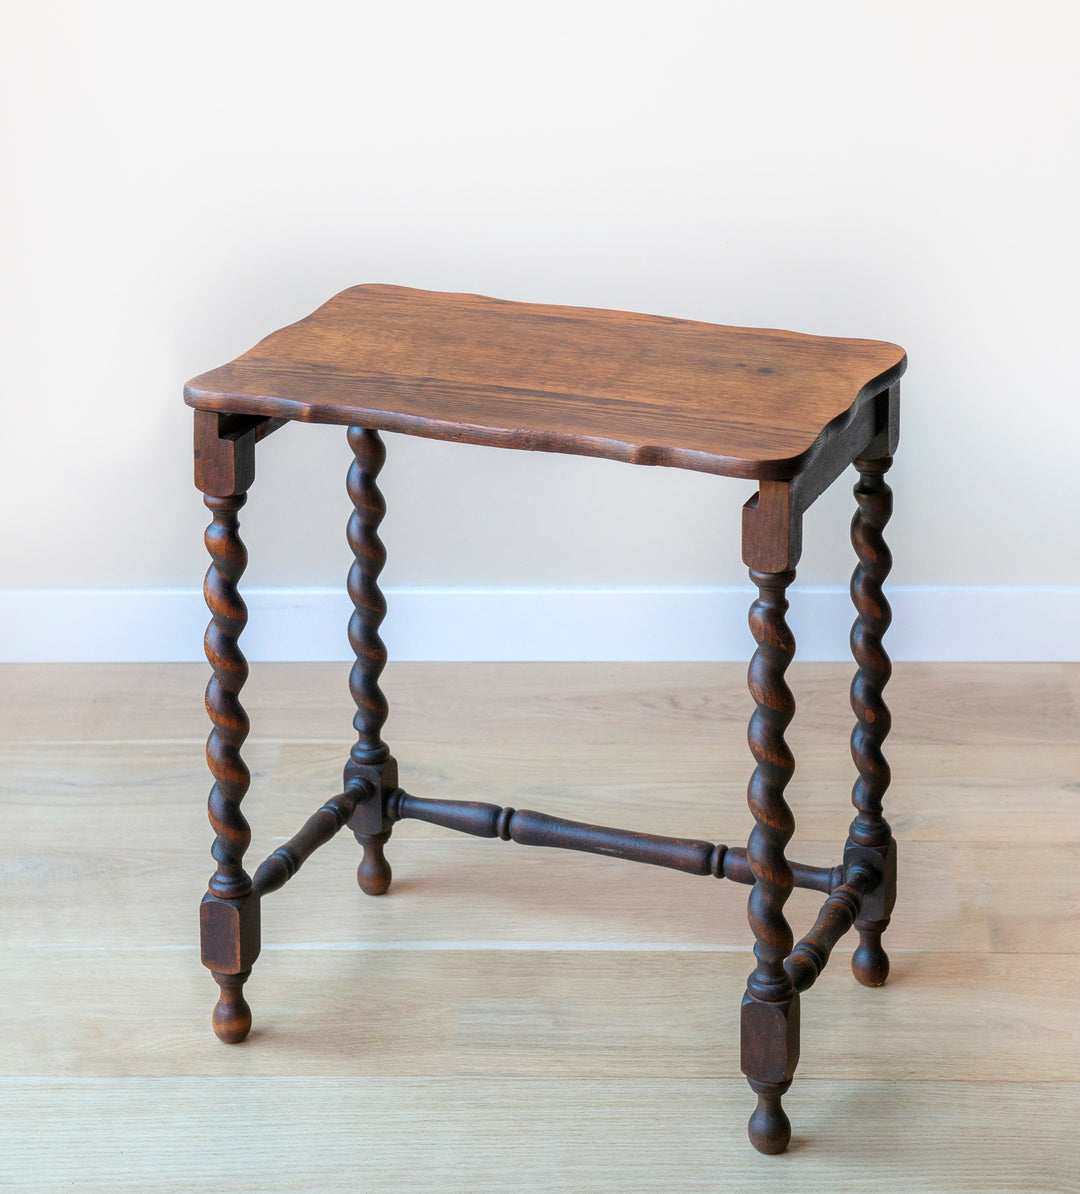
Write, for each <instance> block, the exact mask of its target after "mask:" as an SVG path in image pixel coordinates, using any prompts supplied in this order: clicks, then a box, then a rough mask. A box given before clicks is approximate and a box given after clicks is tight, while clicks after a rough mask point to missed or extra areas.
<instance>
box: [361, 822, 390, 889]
mask: <svg viewBox="0 0 1080 1194" xmlns="http://www.w3.org/2000/svg"><path fill="white" fill-rule="evenodd" d="M389 837H390V834H389V833H372V834H365V833H358V834H357V835H356V840H357V841H358V842H359V843H360V845H361V846H363V848H364V856H363V858H362V859H361V860H360V865H359V867H357V870H356V881H357V883H359V884H360V890H361V891H362V892H363V893H364V894H365V895H369V896H380V895H385V894H386V893H387V891H389V889H390V879H391V877H392V872H391V870H390V864H389V863H388V862H387V861H386V855H385V854H384V853H383V846H384V845H385V844H386V842H387V840H388V839H389Z"/></svg>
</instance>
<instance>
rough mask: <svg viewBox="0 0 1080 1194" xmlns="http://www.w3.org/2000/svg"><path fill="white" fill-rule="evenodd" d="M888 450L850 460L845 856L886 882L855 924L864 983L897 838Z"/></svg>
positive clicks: (884, 915) (875, 953)
mask: <svg viewBox="0 0 1080 1194" xmlns="http://www.w3.org/2000/svg"><path fill="white" fill-rule="evenodd" d="M891 464H892V457H891V456H883V457H881V458H879V459H877V460H866V459H860V460H856V461H855V467H856V468H857V469H858V470H859V480H858V482H857V483H856V485H855V500H856V503H857V509H856V512H855V516H854V518H853V519H852V522H851V542H852V544H853V546H854V548H855V552H856V555H857V556H858V563H857V564H856V566H855V572H854V574H853V575H852V578H851V599H852V601H853V602H854V604H855V610H856V613H857V615H858V616H857V617H856V619H855V623H854V625H853V626H852V628H851V650H852V654H853V655H854V656H855V662H856V664H857V666H858V670H857V671H856V673H855V677H854V679H853V680H852V682H851V708H852V711H853V712H854V714H855V719H856V720H855V728H854V729H853V730H852V732H851V757H852V759H854V761H855V766H856V768H857V769H858V772H859V778H858V779H857V780H856V781H855V786H854V788H853V789H852V793H851V802H852V804H854V805H855V808H856V809H857V810H858V812H857V814H856V816H855V819H854V820H853V821H852V823H851V828H850V829H849V831H848V843H847V848H846V849H845V851H844V860H845V864H847V865H850V864H851V863H852V862H854V861H865V862H869V861H871V859H872V857H873V856H874V855H876V856H877V860H878V865H879V868H880V870H881V872H882V874H883V882H882V883H881V885H880V886H879V888H878V890H877V891H876V892H875V893H874V895H873V896H872V897H871V898H869V899H868V900H866V902H865V903H864V905H863V908H862V911H861V913H860V915H859V919H858V920H856V922H855V927H856V928H857V929H858V931H859V945H858V948H857V949H856V950H855V953H854V954H853V955H852V959H851V968H852V971H853V973H854V974H855V977H856V978H857V979H858V980H859V982H860V983H862V984H863V985H864V986H867V987H880V986H881V985H882V984H883V983H884V982H885V980H886V979H887V978H888V976H889V957H888V955H887V954H886V952H885V950H884V949H883V948H882V945H881V935H882V933H884V931H885V929H886V928H887V927H888V924H889V918H890V916H891V915H892V909H893V904H894V903H895V901H896V842H895V841H894V840H893V835H892V829H891V828H890V827H889V823H888V821H886V820H885V817H884V815H883V813H882V802H883V800H884V797H885V792H886V791H887V789H888V787H889V783H890V780H891V773H890V770H889V764H888V762H887V761H886V759H885V755H884V752H883V750H882V744H883V743H884V741H885V738H886V737H887V735H888V733H889V730H890V728H891V726H892V716H891V714H890V713H889V707H888V706H887V705H886V704H885V699H884V696H883V693H884V689H885V685H886V684H887V683H888V682H889V678H890V677H891V676H892V662H891V660H890V659H889V655H888V652H887V651H886V650H885V647H884V645H883V644H882V638H883V636H884V634H885V632H886V630H888V628H889V624H890V623H891V621H892V610H891V609H890V608H889V602H888V600H887V599H886V597H885V594H884V593H883V592H882V585H883V584H884V582H885V579H886V577H887V576H888V575H889V571H890V569H891V568H892V554H891V553H890V551H889V548H888V545H887V544H886V542H885V537H884V534H883V532H884V530H885V526H886V524H887V523H888V521H889V518H890V517H891V515H892V489H890V487H889V484H888V482H887V481H886V480H885V474H886V472H888V470H889V467H890V466H891Z"/></svg>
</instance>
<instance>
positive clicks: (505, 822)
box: [387, 788, 843, 892]
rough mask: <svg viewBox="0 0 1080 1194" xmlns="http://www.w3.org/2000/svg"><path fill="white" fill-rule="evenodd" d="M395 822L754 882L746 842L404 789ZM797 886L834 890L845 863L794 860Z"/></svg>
mask: <svg viewBox="0 0 1080 1194" xmlns="http://www.w3.org/2000/svg"><path fill="white" fill-rule="evenodd" d="M387 811H388V813H389V816H390V819H391V820H392V821H403V820H406V819H409V818H411V819H412V820H416V821H425V822H427V824H429V825H441V826H442V827H443V828H444V829H453V830H456V831H457V832H458V833H469V834H472V835H473V836H474V837H488V838H492V837H498V838H502V840H503V841H504V842H510V841H513V842H518V843H519V844H520V845H523V846H548V847H555V848H558V849H562V850H581V851H583V852H584V853H586V854H606V855H608V856H609V857H613V858H623V859H626V860H627V861H628V862H645V863H650V864H651V865H653V866H666V867H670V868H671V869H672V870H676V871H685V872H686V873H687V874H690V875H713V876H714V877H715V878H717V879H730V880H732V882H734V883H746V884H748V885H752V884H753V883H754V882H755V879H754V873H753V871H752V870H751V869H750V864H749V862H748V861H747V857H746V850H744V849H743V848H742V847H741V846H731V847H728V846H725V845H713V843H712V842H704V841H697V840H693V839H688V838H674V837H664V836H663V835H661V834H656V833H638V832H635V831H634V830H631V829H611V828H609V827H608V826H604V825H591V824H588V823H586V822H583V821H567V820H564V819H563V818H561V817H552V816H549V815H548V814H546V813H537V812H533V811H531V810H530V809H514V808H504V807H502V806H500V805H498V804H487V803H484V802H481V801H475V800H431V799H428V798H426V797H422V796H413V795H411V794H410V793H408V792H406V791H404V790H403V789H401V788H399V789H398V790H397V791H396V792H394V793H393V794H392V795H391V797H390V800H389V803H388V805H387ZM789 865H790V866H791V871H792V880H793V886H795V887H806V888H811V889H813V890H814V891H825V892H830V891H832V890H833V888H835V887H838V886H839V885H840V883H841V881H842V879H841V875H842V871H843V868H842V867H820V866H811V865H809V864H808V863H803V862H792V863H790V864H789Z"/></svg>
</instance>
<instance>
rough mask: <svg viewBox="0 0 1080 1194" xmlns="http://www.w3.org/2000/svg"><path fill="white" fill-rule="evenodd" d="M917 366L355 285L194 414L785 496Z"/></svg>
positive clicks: (216, 384) (744, 331) (873, 345)
mask: <svg viewBox="0 0 1080 1194" xmlns="http://www.w3.org/2000/svg"><path fill="white" fill-rule="evenodd" d="M905 364H906V358H905V356H904V352H903V349H901V348H898V347H897V346H896V345H895V344H886V343H882V342H880V341H876V340H847V339H837V338H830V337H823V336H806V335H802V334H800V333H797V332H786V331H775V330H771V329H756V328H755V329H748V328H732V327H722V326H719V325H714V324H707V323H696V322H692V321H690V320H684V319H669V318H662V317H660V316H655V315H638V314H631V313H627V312H621V311H602V310H593V309H590V308H583V307H553V306H542V305H539V304H535V303H511V302H503V301H501V300H498V299H491V298H484V297H481V296H478V295H470V294H442V293H437V292H434V291H426V290H410V289H406V288H405V287H400V286H354V287H353V288H352V289H350V290H345V291H343V292H342V293H341V294H339V295H337V296H335V297H334V298H332V299H331V300H330V301H329V302H328V303H326V304H325V305H324V306H322V307H320V308H319V309H318V310H317V311H316V312H314V314H312V315H309V316H308V317H307V318H306V319H302V320H300V321H299V322H298V323H295V324H292V325H290V326H289V327H286V328H282V329H281V330H280V331H278V332H275V333H274V334H273V335H271V336H268V337H267V338H266V339H265V340H263V341H261V342H260V343H259V344H257V345H256V346H255V347H254V348H253V349H251V350H250V351H249V352H247V353H245V354H244V355H243V356H241V357H238V358H237V359H236V360H235V361H232V362H230V363H229V364H227V365H224V366H222V367H221V368H219V369H214V370H213V371H211V372H209V373H204V374H202V375H201V376H199V377H196V378H194V379H193V380H192V381H191V382H190V383H189V384H188V386H187V389H186V391H185V398H186V401H187V402H188V403H189V404H190V405H191V406H194V407H197V408H198V409H201V410H209V411H228V412H233V413H237V412H238V413H243V414H249V415H262V416H269V417H273V418H284V419H295V420H299V421H301V422H313V423H342V424H346V425H348V426H360V427H367V428H372V429H377V430H384V431H402V432H406V433H408V434H411V435H422V436H428V437H431V438H435V439H449V440H458V441H463V442H468V443H477V444H492V445H495V446H498V447H504V448H526V449H530V450H533V451H545V452H569V453H576V454H580V455H586V456H602V457H606V458H608V459H611V460H623V461H629V462H632V463H635V464H663V465H672V466H674V467H677V468H688V469H696V470H699V471H702V472H709V473H720V474H723V475H726V476H735V477H752V478H758V479H761V478H768V479H774V480H775V479H784V478H789V477H792V476H795V475H796V474H797V473H799V472H800V471H801V470H802V468H803V467H804V465H805V463H806V461H807V459H808V458H809V457H810V455H811V454H812V452H813V451H814V450H815V448H816V447H817V446H818V445H819V440H821V439H822V437H823V436H824V437H826V438H827V437H829V436H831V435H833V434H835V433H836V432H838V431H840V430H841V429H842V428H843V427H844V426H845V425H846V423H847V422H848V421H849V420H850V419H851V418H853V417H854V416H855V415H856V414H857V413H858V412H859V410H860V408H861V407H862V405H863V404H864V403H866V402H869V401H871V400H872V399H873V398H874V396H875V395H877V394H879V393H880V392H881V391H883V390H885V389H887V388H888V386H889V385H890V384H892V383H893V382H894V381H896V379H897V378H898V377H899V376H900V374H901V373H902V372H903V370H904V367H905ZM865 442H866V441H864V443H863V444H860V445H859V446H858V448H859V449H861V448H863V447H864V446H865Z"/></svg>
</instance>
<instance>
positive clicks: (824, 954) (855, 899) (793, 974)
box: [784, 866, 881, 991]
mask: <svg viewBox="0 0 1080 1194" xmlns="http://www.w3.org/2000/svg"><path fill="white" fill-rule="evenodd" d="M880 882H881V875H880V873H879V872H878V871H877V870H875V869H871V868H869V867H861V866H853V867H852V868H851V870H850V873H849V875H848V878H847V879H846V880H845V882H844V883H843V884H841V885H840V886H839V887H837V889H836V890H835V891H833V892H830V893H829V898H828V899H827V900H826V901H825V903H824V904H823V905H822V906H821V911H820V912H819V913H818V918H817V920H815V921H814V925H813V928H811V930H810V932H809V933H807V934H806V936H805V937H803V938H802V940H801V941H797V942H796V943H795V948H794V949H793V950H792V951H791V953H790V954H788V956H787V960H786V961H785V962H784V969H785V970H786V971H787V972H788V977H789V978H790V979H791V984H792V986H793V987H794V988H795V990H796V991H805V990H807V988H809V987H811V986H813V984H814V983H815V982H816V981H817V978H818V976H819V975H820V974H821V972H822V971H823V970H824V969H825V965H826V963H827V962H828V960H829V956H830V954H831V953H832V951H833V949H834V948H835V946H836V943H837V942H838V941H839V940H840V938H841V937H843V935H844V934H845V933H846V932H847V931H848V929H850V928H851V926H852V924H854V922H855V918H856V917H857V916H858V915H859V911H860V909H861V908H862V906H863V897H864V896H865V894H866V893H867V892H868V891H870V890H871V889H872V888H874V887H876V886H877V885H878V884H879V883H880Z"/></svg>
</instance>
